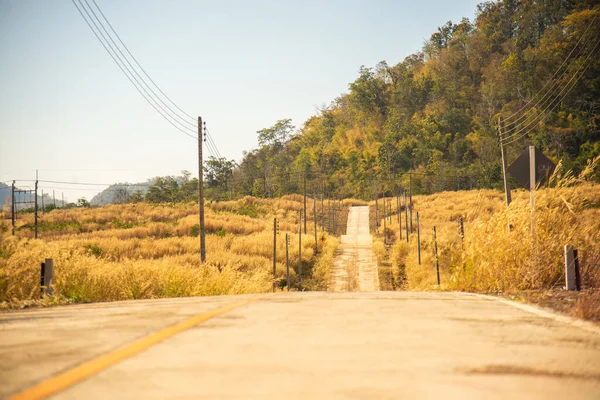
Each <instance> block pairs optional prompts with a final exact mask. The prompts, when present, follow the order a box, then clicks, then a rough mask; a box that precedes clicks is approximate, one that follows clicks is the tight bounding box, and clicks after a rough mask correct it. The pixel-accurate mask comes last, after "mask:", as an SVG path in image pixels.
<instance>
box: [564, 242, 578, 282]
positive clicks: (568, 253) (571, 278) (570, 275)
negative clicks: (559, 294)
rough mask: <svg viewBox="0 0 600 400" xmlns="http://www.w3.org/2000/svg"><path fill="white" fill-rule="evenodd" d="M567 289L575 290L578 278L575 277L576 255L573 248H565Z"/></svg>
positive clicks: (567, 246) (568, 246)
mask: <svg viewBox="0 0 600 400" xmlns="http://www.w3.org/2000/svg"><path fill="white" fill-rule="evenodd" d="M565 287H566V288H567V290H575V289H576V287H577V285H576V276H575V254H574V250H573V246H570V245H566V246H565Z"/></svg>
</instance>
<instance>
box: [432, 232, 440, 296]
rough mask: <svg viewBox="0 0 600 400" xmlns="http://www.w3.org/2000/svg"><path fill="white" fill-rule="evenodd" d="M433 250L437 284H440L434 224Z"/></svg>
mask: <svg viewBox="0 0 600 400" xmlns="http://www.w3.org/2000/svg"><path fill="white" fill-rule="evenodd" d="M433 251H434V253H435V272H436V274H437V284H438V286H439V285H440V263H439V259H438V249H437V231H436V229H435V226H434V227H433Z"/></svg>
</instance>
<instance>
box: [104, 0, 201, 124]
mask: <svg viewBox="0 0 600 400" xmlns="http://www.w3.org/2000/svg"><path fill="white" fill-rule="evenodd" d="M92 1H93V2H94V5H95V6H96V8H97V9H98V11H99V12H100V14H101V15H102V18H104V20H105V21H106V23H107V24H108V26H109V28H110V29H111V31H112V32H113V33H114V34H115V36H116V37H117V39H118V40H119V42H120V43H121V44H122V45H123V47H124V48H125V51H127V54H129V55H130V56H131V58H132V59H133V61H134V62H135V63H136V65H137V66H138V67H140V69H141V70H142V72H143V73H144V75H146V77H147V78H148V79H149V80H150V82H152V84H153V85H154V87H156V89H158V91H159V92H160V93H161V94H162V95H163V96H165V98H166V99H167V100H168V101H169V102H170V103H171V104H172V105H173V106H174V107H175V108H177V109H178V110H179V111H181V112H182V113H183V114H184V115H186V116H187V117H189V118H191V119H192V120H194V121H195V120H196V118H194V117H192V116H191V115H189V114H188V113H186V112H185V111H184V110H182V109H181V108H179V106H178V105H177V104H175V102H173V100H171V98H170V97H169V96H167V95H166V93H165V92H163V91H162V90H161V88H160V87H159V86H158V85H157V84H156V83H155V82H154V80H153V79H152V78H151V77H150V75H148V73H147V72H146V70H145V69H144V67H142V65H141V64H140V63H139V62H138V61H137V59H136V58H135V56H134V55H133V54H131V52H130V51H129V48H128V47H127V45H126V44H125V43H123V41H122V40H121V37H120V36H119V34H118V33H117V32H116V31H115V30H114V29H113V27H112V25H111V23H110V21H109V20H108V18H106V16H105V15H104V13H103V12H102V10H101V9H100V7H98V4H96V0H92Z"/></svg>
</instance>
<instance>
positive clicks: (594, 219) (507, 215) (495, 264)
mask: <svg viewBox="0 0 600 400" xmlns="http://www.w3.org/2000/svg"><path fill="white" fill-rule="evenodd" d="M597 162H598V158H597V159H596V160H595V162H594V163H590V166H589V167H588V169H587V170H586V171H584V172H583V173H582V174H581V176H579V177H573V176H572V175H571V174H569V173H566V174H564V175H560V171H561V169H560V166H559V167H558V168H557V172H556V173H555V175H554V176H553V177H552V178H551V179H550V185H549V186H550V187H545V188H539V189H538V190H536V192H535V205H536V206H535V215H536V217H535V232H536V235H535V239H532V235H531V230H530V221H531V217H530V216H531V214H530V198H529V192H528V191H525V190H515V191H513V192H512V194H513V202H512V204H511V205H510V207H508V208H507V207H506V203H505V201H504V193H502V192H499V191H493V190H478V191H461V192H442V193H437V194H434V195H431V196H413V207H414V211H415V214H416V212H419V218H420V229H421V264H420V265H419V263H418V260H417V234H416V222H413V228H414V230H415V231H414V233H412V234H410V236H409V243H407V242H406V236H405V231H404V228H405V217H404V215H403V216H402V221H401V223H402V228H403V233H402V235H403V236H402V237H403V240H398V237H399V232H398V231H399V225H398V221H397V216H393V217H392V222H391V224H390V223H389V220H388V223H387V227H386V228H387V229H386V234H387V238H386V242H387V244H388V246H384V244H383V223H382V222H381V227H380V229H379V234H378V235H376V237H375V243H374V250H375V252H376V254H377V256H378V259H379V262H380V265H381V266H382V267H383V268H381V271H382V274H383V276H382V282H385V281H387V284H388V287H387V288H388V289H390V288H393V289H409V290H430V289H433V290H459V291H476V292H507V291H520V290H530V289H550V288H555V287H560V286H564V284H565V283H564V279H565V278H564V276H565V272H564V246H565V245H567V244H569V245H572V246H574V247H575V248H576V249H578V252H579V258H580V265H581V271H582V282H583V286H584V287H585V288H598V287H600V246H599V244H600V185H598V184H594V183H590V182H587V181H586V180H585V179H586V177H587V175H589V174H590V173H591V172H592V171H593V169H594V167H595V165H596V163H597ZM388 201H392V205H393V211H394V213H395V210H396V199H388ZM372 204H373V203H372ZM381 204H382V203H381V200H380V207H381ZM461 217H462V218H463V220H464V231H465V237H464V242H463V241H462V240H461V237H460V235H459V230H458V221H459V219H460V218H461ZM509 225H510V226H511V229H510V230H509ZM434 226H436V229H437V237H438V240H437V246H438V257H439V266H440V274H441V285H440V286H438V285H437V278H436V271H435V258H434V255H433V234H432V230H433V227H434ZM386 274H387V276H386Z"/></svg>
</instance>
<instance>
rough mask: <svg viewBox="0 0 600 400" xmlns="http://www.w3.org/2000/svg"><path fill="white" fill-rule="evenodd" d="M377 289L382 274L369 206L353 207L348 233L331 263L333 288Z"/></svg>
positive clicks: (367, 290)
mask: <svg viewBox="0 0 600 400" xmlns="http://www.w3.org/2000/svg"><path fill="white" fill-rule="evenodd" d="M376 290H379V275H378V272H377V258H376V257H375V253H373V237H372V236H371V234H370V233H369V207H368V206H360V207H350V211H349V213H348V225H347V229H346V235H343V236H342V242H341V243H340V245H339V247H338V249H337V251H336V253H335V257H334V259H333V265H332V266H331V277H330V281H329V291H331V292H374V291H376Z"/></svg>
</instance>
